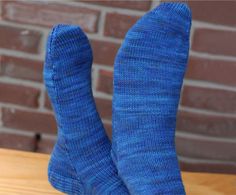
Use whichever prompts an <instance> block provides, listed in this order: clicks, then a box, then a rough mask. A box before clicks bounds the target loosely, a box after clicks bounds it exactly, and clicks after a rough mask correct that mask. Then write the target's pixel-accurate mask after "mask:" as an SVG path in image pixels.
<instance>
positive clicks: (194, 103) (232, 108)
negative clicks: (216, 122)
mask: <svg viewBox="0 0 236 195" xmlns="http://www.w3.org/2000/svg"><path fill="white" fill-rule="evenodd" d="M235 100H236V92H231V91H226V90H219V89H208V88H200V87H191V86H185V87H184V90H183V97H182V105H184V106H188V107H193V108H201V109H205V110H210V111H217V112H225V113H236V101H235Z"/></svg>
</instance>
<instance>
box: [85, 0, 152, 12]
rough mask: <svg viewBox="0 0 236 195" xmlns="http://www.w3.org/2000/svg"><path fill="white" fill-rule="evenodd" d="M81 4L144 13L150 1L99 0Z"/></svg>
mask: <svg viewBox="0 0 236 195" xmlns="http://www.w3.org/2000/svg"><path fill="white" fill-rule="evenodd" d="M82 2H86V3H93V4H98V5H104V6H109V7H119V8H125V9H135V10H141V11H146V10H149V9H150V6H151V1H150V0H145V1H132V0H128V1H117V0H102V1H101V0H100V1H93V0H82Z"/></svg>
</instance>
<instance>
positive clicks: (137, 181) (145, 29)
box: [112, 3, 191, 195]
mask: <svg viewBox="0 0 236 195" xmlns="http://www.w3.org/2000/svg"><path fill="white" fill-rule="evenodd" d="M190 28H191V11H190V9H189V8H188V6H187V5H186V4H184V3H162V4H161V5H160V6H159V7H157V8H156V9H154V10H152V11H150V12H149V13H147V14H146V15H145V16H143V17H142V18H141V19H140V20H139V21H138V22H137V23H136V24H135V25H134V26H133V27H132V28H131V29H130V30H129V31H128V33H127V34H126V37H125V40H124V42H123V43H122V46H121V48H120V49H119V51H118V54H117V57H116V60H115V71H114V96H113V137H112V138H113V140H112V141H113V145H112V157H113V160H114V162H115V164H116V166H117V169H118V173H119V175H120V176H121V178H122V179H123V181H124V183H125V184H126V186H127V188H128V189H129V191H130V193H131V194H145V195H146V194H160V195H161V194H165V195H173V194H174V195H180V194H181V195H182V194H185V191H184V186H183V184H182V179H181V174H180V170H179V166H178V161H177V155H176V150H175V140H174V138H175V125H176V113H177V108H178V102H179V97H180V91H181V87H182V82H183V77H184V74H185V70H186V64H187V60H188V52H189V34H190Z"/></svg>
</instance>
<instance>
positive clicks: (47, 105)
mask: <svg viewBox="0 0 236 195" xmlns="http://www.w3.org/2000/svg"><path fill="white" fill-rule="evenodd" d="M44 107H45V108H47V109H50V110H52V105H51V102H50V99H49V97H48V95H47V92H46V94H45V102H44Z"/></svg>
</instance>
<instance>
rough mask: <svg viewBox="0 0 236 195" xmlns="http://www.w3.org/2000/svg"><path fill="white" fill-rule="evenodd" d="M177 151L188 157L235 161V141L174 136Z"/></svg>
mask: <svg viewBox="0 0 236 195" xmlns="http://www.w3.org/2000/svg"><path fill="white" fill-rule="evenodd" d="M176 145H177V153H178V154H179V155H180V156H184V157H188V158H197V159H206V160H222V161H228V162H235V161H236V153H235V148H236V142H227V141H225V140H223V139H222V140H215V139H208V138H207V137H193V136H189V135H188V136H183V135H181V136H179V135H177V137H176Z"/></svg>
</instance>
